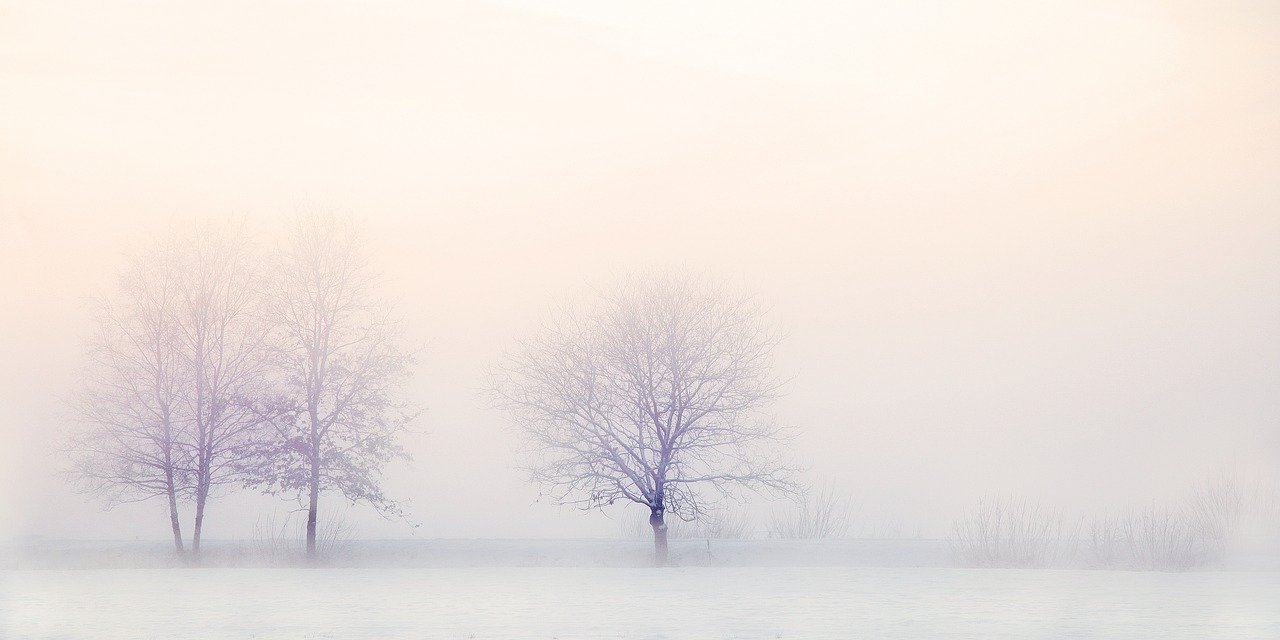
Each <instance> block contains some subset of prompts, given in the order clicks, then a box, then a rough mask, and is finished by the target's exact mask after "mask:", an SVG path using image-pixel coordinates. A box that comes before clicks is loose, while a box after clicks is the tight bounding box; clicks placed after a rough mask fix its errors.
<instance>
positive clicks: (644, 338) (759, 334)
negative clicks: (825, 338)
mask: <svg viewBox="0 0 1280 640" xmlns="http://www.w3.org/2000/svg"><path fill="white" fill-rule="evenodd" d="M776 342H777V335H776V333H774V332H772V331H770V330H769V329H768V328H767V327H766V326H765V323H764V321H763V318H762V313H761V311H760V309H759V307H758V306H757V305H755V304H754V303H753V302H752V301H751V299H750V298H748V297H746V296H739V295H730V294H726V293H723V292H722V288H720V287H717V286H715V285H714V284H713V283H710V282H706V281H702V280H699V279H696V278H693V277H689V276H682V275H666V276H658V277H654V278H649V279H640V278H632V279H627V280H625V281H624V282H623V283H622V284H621V285H620V286H619V287H617V288H616V289H615V290H613V291H612V292H610V293H608V294H607V295H604V296H603V299H602V300H601V304H600V305H599V306H598V307H597V308H595V309H593V310H589V311H585V312H577V311H573V310H569V311H567V312H566V313H565V314H564V315H563V317H561V318H559V319H558V320H556V321H555V322H553V323H549V324H548V325H547V326H545V327H544V329H543V331H542V332H541V333H539V334H538V335H535V336H533V337H531V338H529V339H527V340H524V341H522V342H521V343H520V345H519V348H518V349H517V350H515V351H514V352H512V353H510V354H508V355H507V356H506V357H505V358H504V360H503V361H502V363H501V364H500V365H499V367H498V368H497V369H496V371H495V373H494V383H493V397H494V399H495V403H496V404H497V405H498V406H500V407H502V408H505V409H507V410H508V411H509V412H510V413H511V415H512V417H513V419H514V420H515V423H516V424H517V425H518V427H519V428H520V429H521V430H522V432H523V433H524V434H525V435H526V436H527V442H528V444H529V445H530V453H531V454H532V457H533V461H532V463H531V469H530V470H531V473H532V477H533V478H534V479H535V480H536V481H538V482H541V483H543V484H545V485H546V486H548V487H549V488H550V490H551V491H552V492H553V494H554V495H555V497H556V498H557V500H559V501H560V502H561V503H562V504H572V505H575V506H578V507H580V508H584V509H590V508H596V507H601V506H604V505H609V504H613V503H614V502H616V501H618V500H629V501H631V502H635V503H637V504H641V505H644V507H645V508H646V509H647V510H648V511H649V524H650V527H651V528H652V530H653V539H654V559H655V563H656V564H659V565H662V564H665V563H666V560H667V524H666V517H667V515H668V514H674V515H676V516H678V517H680V518H681V519H684V520H686V521H687V520H692V519H696V518H697V517H698V516H699V515H700V514H701V513H702V512H704V511H705V510H706V509H707V508H708V507H709V506H710V504H711V502H710V501H713V500H714V499H715V498H716V497H718V496H721V495H724V493H725V492H728V491H732V490H733V489H735V488H744V487H745V488H750V489H769V490H780V491H787V492H789V491H793V490H794V488H795V485H794V484H793V482H792V481H791V473H790V471H791V470H790V469H788V468H786V467H785V466H783V465H782V464H781V463H780V461H779V456H778V444H779V430H778V428H777V427H776V426H775V425H774V423H773V422H772V421H771V420H769V419H767V416H764V415H762V410H763V409H764V408H765V407H766V406H767V404H768V403H769V401H770V400H772V399H773V398H774V397H775V396H776V395H777V392H778V383H777V382H776V381H775V380H774V379H773V377H772V376H771V354H772V351H773V347H774V345H775V344H776Z"/></svg>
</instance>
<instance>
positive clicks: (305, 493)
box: [258, 216, 413, 557]
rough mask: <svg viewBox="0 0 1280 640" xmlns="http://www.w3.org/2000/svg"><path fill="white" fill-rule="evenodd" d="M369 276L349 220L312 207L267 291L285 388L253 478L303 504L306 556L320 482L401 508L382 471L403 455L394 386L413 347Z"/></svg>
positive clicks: (312, 547)
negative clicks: (271, 437)
mask: <svg viewBox="0 0 1280 640" xmlns="http://www.w3.org/2000/svg"><path fill="white" fill-rule="evenodd" d="M374 281H375V278H374V276H373V274H372V273H371V272H370V270H369V268H368V265H367V264H366V260H365V256H364V253H363V251H362V247H361V244H360V242H359V240H358V238H357V234H356V232H355V229H354V228H353V227H352V225H351V224H350V223H349V222H347V221H343V220H340V219H337V218H332V217H322V216H311V217H305V218H302V219H300V220H299V221H298V223H297V226H296V228H295V230H294V234H293V236H292V238H291V241H290V243H289V245H288V248H287V250H286V251H285V252H284V255H283V256H282V258H281V263H280V265H279V268H278V273H277V279H276V282H277V287H276V289H275V290H274V291H273V293H272V295H271V297H270V318H271V323H272V325H273V326H274V327H276V329H277V330H278V331H279V332H280V334H281V335H280V342H279V345H278V347H277V348H276V351H275V353H276V357H275V365H276V369H277V371H278V376H279V378H280V381H281V386H282V397H281V398H280V401H279V402H278V403H277V406H276V408H274V409H272V411H273V412H274V413H275V416H276V417H275V420H274V421H273V422H274V424H275V425H276V429H277V432H276V440H275V442H274V444H273V445H272V447H271V448H270V449H269V450H267V451H266V452H265V455H263V458H262V459H263V463H262V464H261V465H259V466H260V477H259V479H258V483H259V484H262V485H264V486H266V487H268V488H269V489H270V490H273V491H280V492H295V493H296V495H297V496H298V498H299V500H300V502H302V503H303V504H305V505H306V508H307V555H308V556H310V557H314V556H315V553H316V522H317V518H318V512H319V501H320V494H321V493H323V492H325V491H328V490H332V491H337V492H339V493H340V494H341V495H342V496H344V497H345V498H346V499H348V500H350V501H352V502H365V503H368V504H371V505H373V506H374V507H375V508H377V509H378V510H379V511H381V512H383V513H388V512H393V513H399V508H398V506H397V505H396V503H395V502H394V501H392V500H391V499H390V498H388V497H387V496H386V494H385V493H384V492H383V490H382V487H381V485H380V479H381V473H382V470H383V469H384V467H385V466H386V464H387V463H389V462H390V461H391V460H393V459H395V458H407V457H408V456H407V454H406V453H405V452H404V450H403V449H402V448H401V446H400V444H399V442H398V436H399V434H400V433H401V432H402V431H403V430H404V429H405V428H406V427H407V425H408V423H409V421H410V420H411V419H412V418H413V412H412V411H410V410H409V408H408V407H407V405H405V404H402V403H400V402H398V401H397V400H396V397H395V396H396V387H397V386H398V385H399V384H400V383H401V382H402V381H403V380H404V379H405V378H406V377H407V376H408V373H409V365H410V363H411V360H412V357H411V355H410V354H409V353H407V352H406V351H404V350H403V349H401V348H400V346H399V345H398V343H397V340H396V333H395V326H394V324H393V323H392V322H391V320H390V318H389V314H388V313H387V311H386V310H385V308H383V307H382V306H380V305H378V304H377V303H376V302H375V301H374V299H373V285H374Z"/></svg>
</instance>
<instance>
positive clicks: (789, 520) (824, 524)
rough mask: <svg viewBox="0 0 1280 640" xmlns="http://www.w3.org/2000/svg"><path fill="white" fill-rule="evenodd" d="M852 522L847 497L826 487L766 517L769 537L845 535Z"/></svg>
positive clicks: (811, 537)
mask: <svg viewBox="0 0 1280 640" xmlns="http://www.w3.org/2000/svg"><path fill="white" fill-rule="evenodd" d="M852 526H853V516H852V512H851V510H850V508H849V499H848V498H847V497H844V496H840V495H838V494H837V493H836V492H835V490H833V489H831V488H826V489H822V490H820V491H818V492H817V493H814V494H811V495H809V496H807V497H806V498H805V499H804V500H803V501H802V502H800V503H799V504H797V505H795V507H794V508H792V509H789V510H786V511H781V512H777V511H775V512H774V513H772V514H771V515H770V518H769V530H768V533H769V537H770V538H802V539H823V538H844V537H847V536H848V535H849V531H850V529H851V528H852Z"/></svg>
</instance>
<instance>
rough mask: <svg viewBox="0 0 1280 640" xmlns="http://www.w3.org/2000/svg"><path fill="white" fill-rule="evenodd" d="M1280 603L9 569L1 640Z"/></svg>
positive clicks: (1037, 633)
mask: <svg viewBox="0 0 1280 640" xmlns="http://www.w3.org/2000/svg"><path fill="white" fill-rule="evenodd" d="M561 544H563V543H561ZM491 546H495V547H496V548H507V547H518V546H519V545H491ZM548 548H552V545H548ZM628 548H629V547H628ZM693 548H695V547H694V546H693V545H687V546H686V549H685V552H686V553H690V552H691V550H692V549H693ZM872 555H875V554H872ZM450 557H452V556H450ZM499 557H502V556H499ZM685 557H686V560H691V559H692V558H693V556H690V555H686V556H685ZM815 557H816V556H815ZM538 558H541V559H542V560H544V562H542V564H544V565H547V564H554V563H551V562H545V560H546V558H545V557H541V556H527V557H526V558H525V559H526V560H530V559H534V560H536V559H538ZM774 558H775V560H776V559H777V555H776V554H775V556H774ZM561 560H563V558H561ZM420 563H422V564H426V565H430V564H432V563H429V562H426V563H424V562H421V559H420ZM508 564H509V563H508ZM561 564H565V563H564V562H561ZM10 566H12V565H10ZM1277 603H1280V572H1276V571H1269V570H1268V571H1202V572H1186V573H1162V572H1121V571H1096V570H1000V569H957V568H949V567H943V566H911V567H884V566H879V567H875V566H848V563H846V566H780V565H778V564H777V563H776V562H771V563H762V564H759V565H756V566H710V567H709V566H683V567H673V568H666V569H652V568H646V567H639V566H411V567H399V568H397V567H392V566H379V567H326V568H313V569H303V568H264V567H258V568H200V569H193V568H141V569H138V568H133V569H130V568H97V569H29V568H9V569H5V570H0V638H6V639H9V638H15V639H16V638H76V639H79V638H104V639H113V638H121V639H123V638H129V639H134V638H165V639H185V638H208V639H214V640H222V639H228V638H559V639H562V640H564V639H570V638H628V639H631V638H635V639H643V638H842V639H843V638H1018V639H1020V640H1021V639H1027V638H1116V639H1126V640H1128V639H1132V638H1161V639H1162V640H1176V639H1180V638H1213V639H1230V638H1259V639H1262V638H1265V639H1275V638H1280V606H1278V605H1277Z"/></svg>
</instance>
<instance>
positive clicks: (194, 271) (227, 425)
mask: <svg viewBox="0 0 1280 640" xmlns="http://www.w3.org/2000/svg"><path fill="white" fill-rule="evenodd" d="M184 245H185V247H186V248H185V250H184V251H183V258H184V259H183V264H182V266H183V273H184V278H185V279H184V286H183V287H182V293H183V300H182V309H181V316H180V322H179V326H180V327H181V332H180V335H181V346H182V348H181V350H180V352H181V354H182V356H183V358H184V359H185V365H186V367H185V368H186V371H187V372H188V375H189V376H190V380H189V383H188V387H187V388H188V392H187V393H186V394H184V396H183V397H184V399H185V400H186V403H187V414H188V415H189V416H190V419H191V425H190V429H189V432H190V433H189V437H188V438H187V439H186V440H185V441H184V445H185V446H187V447H188V448H189V451H188V453H187V455H186V456H185V458H186V459H187V460H190V462H191V464H192V468H191V470H190V471H191V473H190V475H191V477H192V478H193V480H194V483H195V486H194V491H193V496H192V497H193V499H194V501H195V524H194V527H193V530H192V538H191V551H192V553H197V554H198V553H199V551H200V536H201V533H202V531H203V528H204V518H205V506H206V504H207V502H208V498H209V495H210V493H211V492H212V491H214V490H216V488H217V487H219V486H221V485H229V484H233V483H238V482H239V481H240V480H241V479H242V477H243V473H244V465H243V462H244V461H245V460H247V459H248V458H249V456H250V455H251V453H252V452H253V451H254V448H253V447H252V446H251V445H252V444H253V443H254V442H255V441H256V440H257V439H258V438H259V437H260V431H261V430H262V429H261V427H262V424H263V417H262V416H261V414H260V412H259V411H257V410H256V406H255V403H257V402H258V401H259V400H260V396H262V395H263V393H264V392H265V389H264V385H265V380H264V376H265V367H266V362H267V360H266V357H265V355H266V354H265V351H264V348H265V346H266V337H267V335H268V331H267V327H266V326H265V325H264V323H263V316H262V295H261V293H262V288H263V286H264V281H263V277H262V270H261V266H260V264H259V263H258V262H257V261H256V260H255V256H254V255H253V254H252V252H251V251H250V248H249V243H248V239H247V237H246V236H245V235H244V234H243V233H241V232H239V231H238V230H234V229H226V228H219V227H215V226H213V225H208V226H206V227H205V228H203V229H201V230H200V232H198V233H196V234H193V235H192V236H191V237H190V238H189V239H188V240H187V241H186V242H185V243H184Z"/></svg>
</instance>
